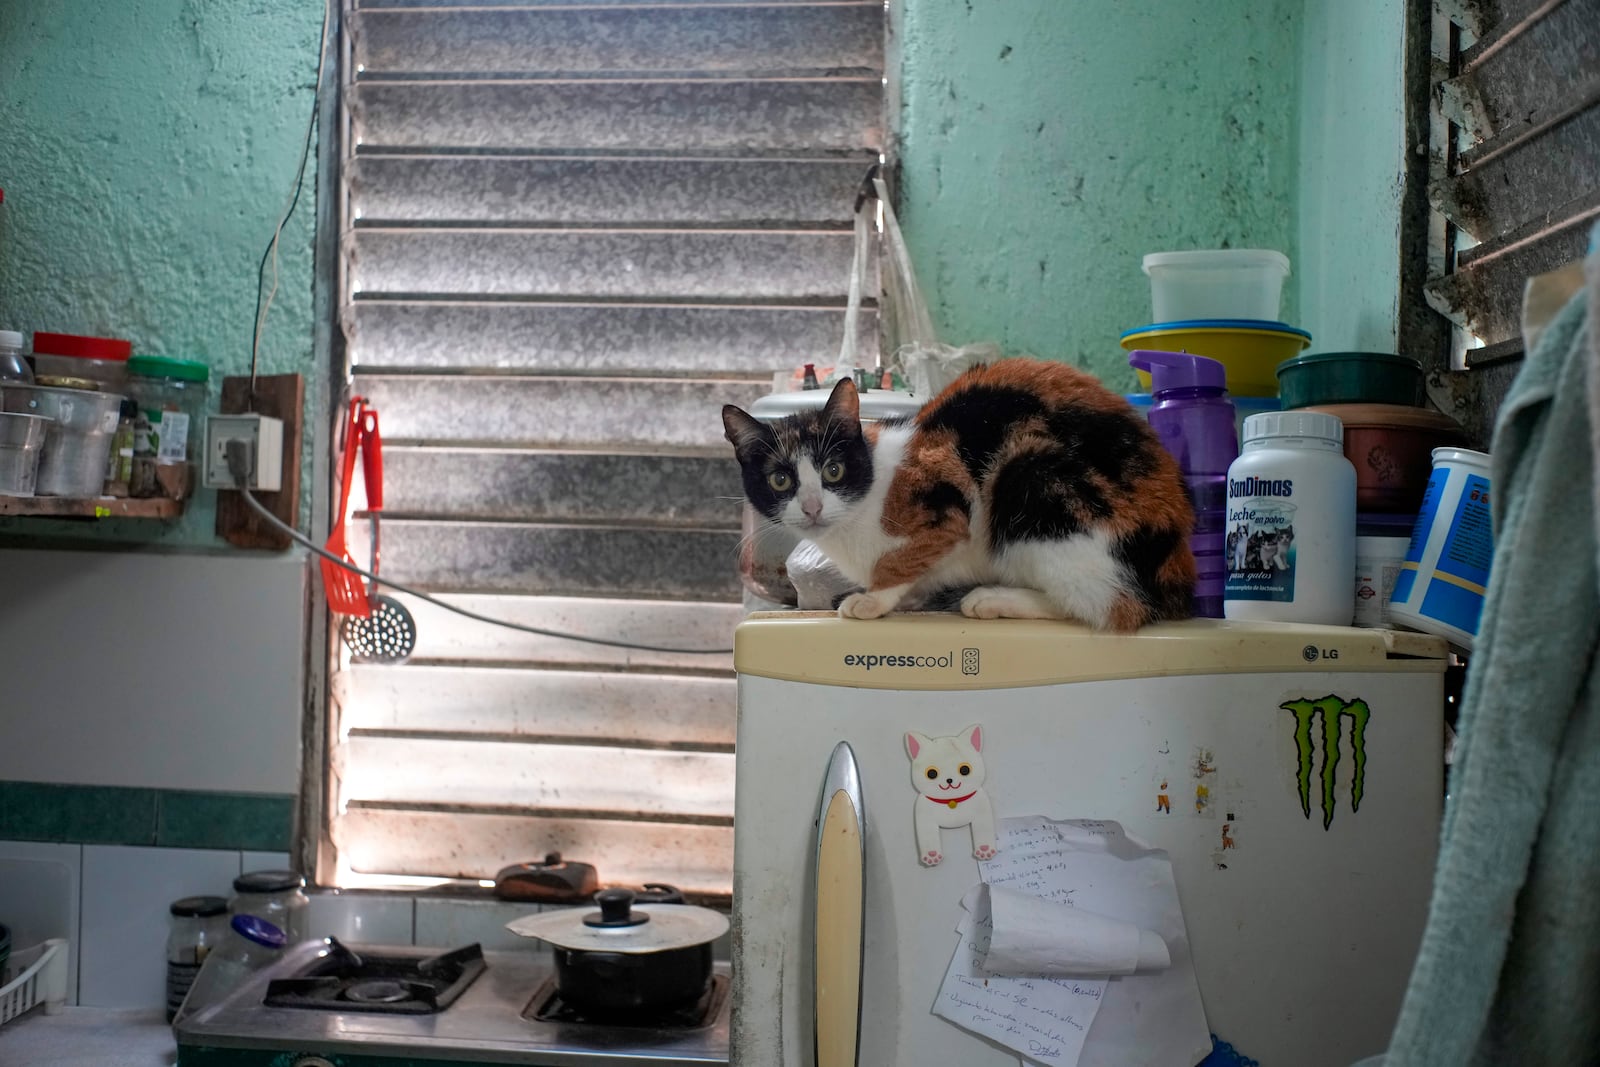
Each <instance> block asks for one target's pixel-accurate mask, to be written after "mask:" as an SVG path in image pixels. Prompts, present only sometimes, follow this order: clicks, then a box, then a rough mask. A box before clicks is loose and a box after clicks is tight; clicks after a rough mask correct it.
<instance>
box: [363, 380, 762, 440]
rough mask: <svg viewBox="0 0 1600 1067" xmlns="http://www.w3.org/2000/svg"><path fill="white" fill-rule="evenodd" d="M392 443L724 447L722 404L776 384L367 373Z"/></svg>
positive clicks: (366, 389)
mask: <svg viewBox="0 0 1600 1067" xmlns="http://www.w3.org/2000/svg"><path fill="white" fill-rule="evenodd" d="M358 385H359V388H360V389H361V392H362V394H363V395H365V396H366V397H368V398H369V399H370V400H371V401H372V402H373V404H374V405H375V406H376V407H377V408H378V410H379V411H380V412H382V413H383V432H384V435H385V437H386V438H392V439H393V440H394V441H395V442H396V443H407V444H412V443H427V444H445V443H457V444H479V445H482V444H491V445H497V446H498V445H536V446H565V447H569V448H596V449H606V448H609V447H615V446H622V447H634V448H653V447H657V446H667V447H668V448H697V447H719V448H720V447H725V439H724V437H723V429H722V415H721V411H722V406H723V405H724V404H738V405H740V406H741V407H748V406H749V405H750V404H751V403H753V402H754V401H755V400H756V399H758V398H759V397H761V396H764V395H766V394H767V392H768V391H769V390H770V383H769V384H767V385H762V384H760V383H752V382H740V381H694V380H681V379H667V378H657V379H649V378H505V377H499V376H491V375H453V376H452V375H436V374H421V375H414V376H388V375H361V376H360V377H359V378H358Z"/></svg>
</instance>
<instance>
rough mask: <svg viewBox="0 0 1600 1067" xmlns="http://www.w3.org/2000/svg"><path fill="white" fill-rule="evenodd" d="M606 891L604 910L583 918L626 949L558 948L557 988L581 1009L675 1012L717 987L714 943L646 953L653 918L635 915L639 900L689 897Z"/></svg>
mask: <svg viewBox="0 0 1600 1067" xmlns="http://www.w3.org/2000/svg"><path fill="white" fill-rule="evenodd" d="M645 889H646V892H645V893H643V894H636V893H634V891H633V890H631V889H602V890H601V891H600V892H598V893H596V894H595V897H594V899H595V901H596V903H598V904H599V905H600V910H599V911H598V912H591V913H589V914H588V915H585V916H584V917H583V920H582V921H583V925H584V926H585V927H587V928H588V929H590V930H594V931H607V932H610V933H613V934H614V935H615V936H616V937H617V939H618V945H619V947H620V948H626V949H628V950H627V951H614V952H613V951H606V950H603V949H596V948H574V947H570V946H564V945H559V944H556V945H553V946H552V947H553V948H554V951H555V958H556V990H557V992H558V993H559V994H560V996H561V999H562V1000H564V1001H566V1002H567V1003H568V1004H570V1005H572V1007H574V1008H576V1009H578V1010H579V1011H583V1012H587V1013H590V1014H594V1015H619V1014H637V1013H639V1012H648V1011H670V1010H672V1009H675V1008H682V1007H684V1006H686V1005H689V1004H693V1003H694V1002H695V1001H697V1000H699V999H700V998H701V997H703V996H705V994H706V990H707V989H709V988H710V986H711V941H710V940H706V941H702V942H699V943H694V944H685V945H676V946H672V947H663V948H659V949H648V950H646V951H640V950H639V948H640V946H648V945H650V944H651V943H652V936H651V931H650V930H649V929H648V924H649V923H650V921H651V915H650V913H649V912H646V911H635V910H633V905H634V903H635V902H636V900H637V902H639V903H646V902H662V903H666V902H672V903H679V904H681V903H682V901H683V895H682V894H681V893H678V892H677V890H675V889H672V887H670V886H656V885H651V886H646V887H645Z"/></svg>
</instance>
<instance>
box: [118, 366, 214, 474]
mask: <svg viewBox="0 0 1600 1067" xmlns="http://www.w3.org/2000/svg"><path fill="white" fill-rule="evenodd" d="M210 378H211V368H210V367H207V366H206V365H205V364H204V363H201V362H200V361H198V360H193V359H172V358H169V357H167V356H134V357H133V358H131V359H129V360H128V384H127V394H128V395H129V396H131V397H132V398H133V400H134V402H135V403H136V404H138V405H139V413H138V415H137V416H136V422H135V426H136V427H137V429H136V434H135V442H134V463H133V466H134V470H133V477H132V483H131V485H130V493H131V495H133V496H137V497H148V496H165V497H170V498H172V499H174V500H182V499H184V498H185V497H187V496H188V495H189V492H190V489H191V488H192V487H193V484H194V479H193V476H192V475H191V471H190V468H191V465H192V464H193V463H194V461H195V456H196V453H198V452H199V450H200V448H201V446H202V445H203V443H204V442H203V434H202V431H201V421H202V420H203V419H204V418H205V414H206V387H207V383H208V382H209V381H210Z"/></svg>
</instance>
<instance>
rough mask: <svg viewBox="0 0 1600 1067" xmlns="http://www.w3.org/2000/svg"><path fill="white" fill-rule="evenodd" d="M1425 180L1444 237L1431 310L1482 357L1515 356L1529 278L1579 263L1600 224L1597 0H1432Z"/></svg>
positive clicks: (1488, 360) (1470, 361) (1482, 362)
mask: <svg viewBox="0 0 1600 1067" xmlns="http://www.w3.org/2000/svg"><path fill="white" fill-rule="evenodd" d="M1436 10H1438V11H1439V16H1438V17H1437V18H1436V21H1435V34H1436V37H1443V38H1444V40H1443V41H1442V42H1439V43H1436V47H1435V53H1436V55H1438V56H1440V57H1441V58H1442V59H1443V60H1444V62H1445V65H1446V66H1445V69H1444V70H1443V71H1441V72H1440V76H1439V77H1438V78H1437V79H1436V98H1435V100H1436V104H1437V105H1438V109H1439V117H1440V119H1441V120H1442V121H1440V122H1438V123H1436V130H1435V137H1434V140H1435V144H1434V169H1435V171H1434V174H1433V176H1432V181H1431V182H1430V187H1429V196H1430V199H1431V200H1432V202H1433V204H1434V206H1435V208H1436V209H1437V210H1438V211H1439V212H1440V213H1441V214H1442V216H1443V218H1444V220H1445V221H1446V223H1447V226H1448V230H1447V232H1446V234H1445V235H1444V242H1443V243H1444V248H1445V254H1444V256H1443V257H1442V260H1441V261H1440V262H1439V263H1437V264H1436V268H1437V269H1436V270H1435V271H1434V272H1433V275H1434V276H1433V277H1431V278H1430V280H1429V281H1428V283H1427V286H1426V294H1427V299H1428V302H1429V304H1431V305H1432V306H1433V307H1434V308H1435V309H1437V310H1438V311H1439V312H1440V313H1442V314H1444V315H1445V316H1446V317H1448V318H1449V319H1450V320H1451V321H1452V322H1454V323H1455V324H1456V325H1457V326H1458V327H1459V328H1460V329H1461V330H1463V331H1465V332H1467V333H1470V334H1471V335H1472V336H1473V337H1474V338H1476V340H1477V341H1478V342H1481V344H1482V346H1483V347H1481V348H1475V349H1471V350H1468V351H1467V352H1466V353H1465V363H1466V365H1467V366H1468V367H1478V366H1487V365H1489V364H1492V363H1495V362H1498V361H1503V360H1505V359H1508V358H1514V357H1516V356H1518V355H1520V354H1521V352H1522V341H1521V338H1520V336H1519V316H1520V311H1521V306H1522V291H1523V283H1524V281H1525V280H1526V279H1527V278H1529V277H1530V276H1533V275H1536V274H1541V273H1544V272H1546V271H1550V270H1554V269H1556V268H1557V267H1561V266H1563V265H1565V264H1567V263H1570V262H1572V261H1574V260H1576V259H1580V258H1582V256H1583V254H1584V250H1585V247H1586V244H1587V238H1588V231H1589V227H1590V226H1591V225H1592V224H1593V222H1594V220H1595V219H1596V218H1600V0H1439V2H1438V3H1437V4H1436Z"/></svg>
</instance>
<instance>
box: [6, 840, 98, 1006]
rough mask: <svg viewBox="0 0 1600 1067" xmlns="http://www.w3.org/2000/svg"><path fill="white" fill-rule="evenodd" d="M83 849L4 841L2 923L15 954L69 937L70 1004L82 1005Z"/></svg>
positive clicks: (68, 988) (75, 846)
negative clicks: (80, 920)
mask: <svg viewBox="0 0 1600 1067" xmlns="http://www.w3.org/2000/svg"><path fill="white" fill-rule="evenodd" d="M82 884H83V846H82V845H53V844H41V843H39V842H35V841H0V922H3V923H5V924H6V925H7V926H9V927H10V928H11V947H12V949H13V950H16V949H24V948H32V947H33V946H34V945H37V944H39V943H40V942H42V941H44V940H45V939H47V938H51V937H64V938H66V939H67V1003H68V1004H76V1003H77V1002H78V949H79V940H78V908H79V888H80V886H81V885H82Z"/></svg>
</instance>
